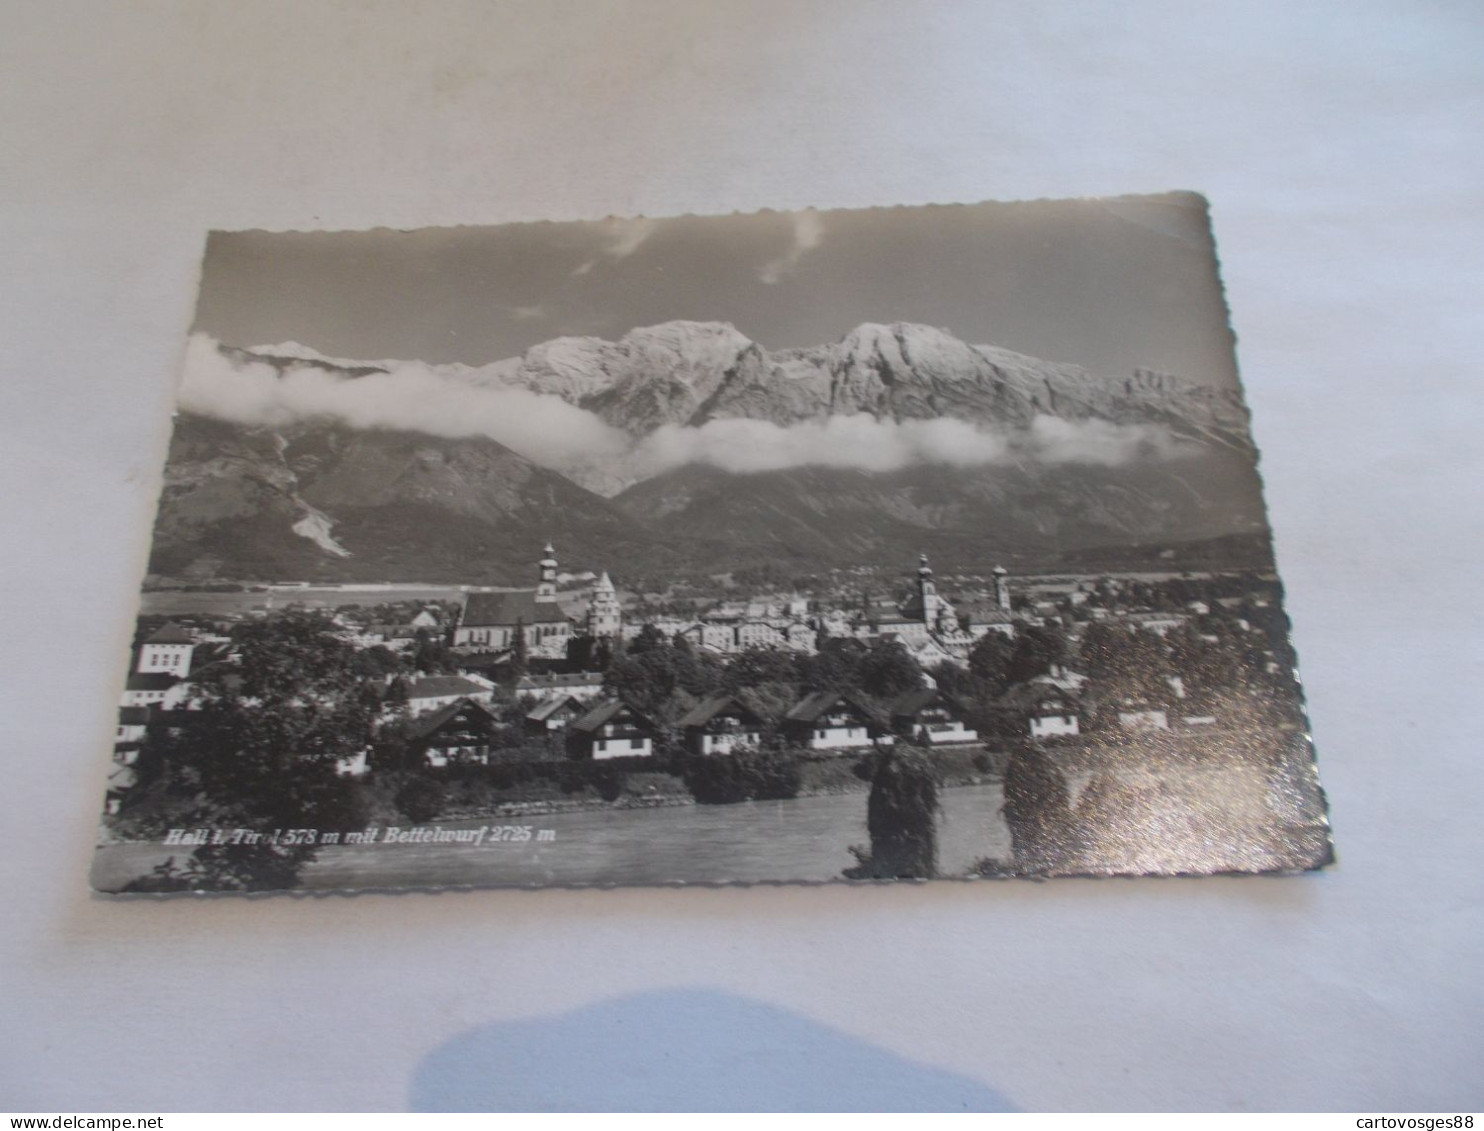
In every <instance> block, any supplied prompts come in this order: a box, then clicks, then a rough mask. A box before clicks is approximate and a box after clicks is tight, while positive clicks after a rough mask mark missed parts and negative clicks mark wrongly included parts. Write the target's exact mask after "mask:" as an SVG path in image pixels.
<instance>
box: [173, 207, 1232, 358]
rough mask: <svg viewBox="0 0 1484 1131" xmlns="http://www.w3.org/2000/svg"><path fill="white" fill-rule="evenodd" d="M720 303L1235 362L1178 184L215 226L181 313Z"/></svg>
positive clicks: (811, 338)
mask: <svg viewBox="0 0 1484 1131" xmlns="http://www.w3.org/2000/svg"><path fill="white" fill-rule="evenodd" d="M674 318H688V319H695V320H698V321H722V322H730V323H732V324H733V325H735V326H736V327H737V328H738V329H739V330H741V331H742V332H743V333H745V334H747V335H748V336H749V337H751V338H752V339H754V340H755V341H757V342H759V343H761V344H762V345H764V346H765V347H767V348H769V349H777V348H781V347H786V346H813V345H819V344H822V343H824V342H829V341H834V340H836V339H838V338H839V337H840V336H842V335H843V334H845V333H846V332H847V331H849V330H850V329H851V328H853V327H854V326H856V325H859V324H860V323H862V322H895V321H906V322H925V323H928V324H929V325H933V326H941V327H943V328H945V329H948V330H950V331H951V332H952V333H954V334H955V335H957V336H958V337H960V338H962V339H964V340H965V341H969V342H974V343H991V344H995V345H1000V346H1005V347H1007V348H1009V349H1014V350H1019V351H1021V352H1023V353H1028V354H1032V355H1034V356H1037V357H1042V358H1046V359H1048V360H1052V361H1069V362H1077V363H1080V364H1083V365H1086V366H1087V367H1088V368H1090V369H1092V370H1094V371H1096V372H1099V373H1102V374H1105V375H1107V376H1121V375H1123V374H1126V373H1128V372H1130V371H1132V370H1133V369H1135V368H1139V367H1144V368H1152V369H1159V370H1163V371H1166V372H1171V373H1177V374H1180V375H1182V376H1184V377H1187V378H1190V379H1191V380H1195V381H1201V382H1206V383H1211V384H1218V385H1233V384H1235V382H1236V372H1235V364H1234V361H1233V352H1232V339H1231V335H1230V333H1229V331H1228V329H1227V320H1226V310H1225V306H1224V303H1223V300H1222V295H1221V287H1220V282H1219V280H1218V278H1217V274H1216V264H1215V255H1214V253H1213V249H1212V245H1211V239H1210V235H1209V225H1208V222H1207V216H1206V210H1205V206H1204V204H1203V203H1202V202H1201V201H1200V199H1199V198H1197V197H1194V196H1185V195H1179V196H1163V197H1125V198H1119V199H1116V200H1114V199H1110V200H1102V201H1094V200H1088V201H1056V202H1035V203H1022V204H976V205H960V206H931V207H923V208H910V209H909V208H903V209H860V210H850V211H833V212H820V213H813V212H806V213H792V214H790V213H779V212H762V213H755V214H752V215H733V216H712V217H697V216H682V217H675V218H671V219H664V220H604V221H593V222H564V223H535V224H510V225H504V226H501V227H484V228H433V229H425V230H422V231H414V232H392V231H386V230H382V231H373V232H333V233H320V232H312V233H302V232H291V233H275V232H231V233H223V232H216V233H213V234H212V235H211V237H210V238H209V240H208V243H207V250H206V257H205V262H204V265H203V271H202V283H201V296H200V303H199V307H198V309H197V316H196V325H195V329H197V330H201V331H204V332H206V333H209V334H211V335H214V336H215V337H217V338H219V339H220V340H221V341H223V342H225V343H227V344H229V345H239V346H244V347H247V346H255V345H267V344H277V343H281V342H286V341H295V342H299V343H300V344H302V345H307V346H311V347H313V348H314V349H317V350H319V351H321V352H322V353H325V354H328V355H330V356H332V357H346V358H357V359H368V360H369V359H380V358H404V359H417V360H420V361H428V362H444V361H463V362H467V363H470V364H481V363H484V362H489V361H495V360H498V359H500V358H504V357H510V356H513V355H516V354H519V353H522V352H524V351H525V350H526V349H527V348H528V347H530V346H532V345H534V344H536V343H538V342H542V341H545V340H547V339H549V338H554V337H559V336H561V335H564V334H592V335H596V336H598V337H604V338H618V337H621V336H622V335H623V334H624V333H625V332H626V331H628V330H629V329H631V328H633V327H635V326H647V325H652V324H654V323H657V322H664V321H668V320H670V319H674Z"/></svg>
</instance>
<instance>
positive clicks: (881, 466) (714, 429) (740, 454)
mask: <svg viewBox="0 0 1484 1131" xmlns="http://www.w3.org/2000/svg"><path fill="white" fill-rule="evenodd" d="M1174 450H1175V446H1174V442H1173V440H1172V439H1171V437H1170V436H1169V433H1168V432H1167V431H1165V430H1164V429H1161V428H1156V427H1153V426H1149V425H1122V424H1111V423H1109V422H1107V421H1102V420H1092V421H1080V422H1074V421H1067V420H1061V419H1059V418H1056V417H1049V416H1043V417H1037V418H1036V420H1035V421H1034V422H1033V424H1032V426H1031V427H1030V429H1028V430H1026V431H1016V432H1002V431H992V430H990V429H986V428H981V427H978V426H977V425H974V424H971V423H969V422H968V421H965V420H951V419H940V420H903V421H895V420H878V419H876V418H875V417H873V416H867V415H865V414H857V415H852V416H830V417H826V418H825V419H824V420H806V421H802V422H800V423H798V424H791V425H789V426H788V427H782V426H780V425H777V424H772V423H770V422H768V421H765V420H740V419H738V420H712V421H708V422H707V423H705V424H703V425H701V426H700V427H699V428H688V427H681V426H679V425H674V424H667V425H665V426H663V427H662V428H660V429H658V430H657V431H655V432H653V433H651V434H650V435H649V436H648V437H646V438H645V440H644V441H643V442H642V443H641V444H640V446H639V448H638V450H637V451H636V452H635V455H634V459H633V462H634V465H635V470H636V471H637V473H638V474H639V475H640V477H647V476H648V475H652V474H655V473H657V472H659V471H664V470H668V469H670V468H674V467H680V466H683V465H685V464H688V463H699V464H706V465H709V466H712V467H718V468H721V469H722V470H723V471H732V472H758V471H780V470H783V469H785V468H790V467H804V466H815V467H844V468H858V469H860V470H862V471H899V470H901V469H902V468H904V467H912V466H915V465H918V464H943V465H947V466H951V467H979V466H983V465H985V464H996V463H1010V462H1015V461H1019V460H1036V461H1040V462H1045V463H1084V464H1098V465H1103V466H1112V465H1115V464H1121V463H1127V462H1129V461H1130V460H1133V459H1136V458H1141V457H1154V458H1165V457H1168V456H1169V455H1172V454H1174Z"/></svg>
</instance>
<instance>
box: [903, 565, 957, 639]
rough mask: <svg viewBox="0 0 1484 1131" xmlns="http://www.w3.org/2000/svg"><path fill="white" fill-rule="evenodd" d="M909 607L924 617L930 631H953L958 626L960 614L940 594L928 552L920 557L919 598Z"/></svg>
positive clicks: (923, 620)
mask: <svg viewBox="0 0 1484 1131" xmlns="http://www.w3.org/2000/svg"><path fill="white" fill-rule="evenodd" d="M909 608H911V610H912V613H913V614H914V615H916V616H920V617H921V618H922V622H923V623H924V624H925V625H927V629H928V631H929V632H951V631H954V630H956V629H957V628H958V616H957V614H956V613H955V612H954V609H953V606H952V605H950V604H949V603H948V602H947V601H945V600H944V599H943V598H942V597H940V596H939V595H938V586H937V583H936V582H935V581H934V580H933V567H932V566H930V565H929V564H928V558H927V555H926V554H923V555H922V557H921V558H920V559H918V566H917V600H916V601H913V602H911V603H910V604H909Z"/></svg>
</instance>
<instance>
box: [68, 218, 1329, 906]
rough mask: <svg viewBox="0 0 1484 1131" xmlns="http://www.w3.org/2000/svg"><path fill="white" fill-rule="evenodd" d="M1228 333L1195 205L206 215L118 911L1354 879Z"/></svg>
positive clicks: (120, 836)
mask: <svg viewBox="0 0 1484 1131" xmlns="http://www.w3.org/2000/svg"><path fill="white" fill-rule="evenodd" d="M1233 343H1234V338H1233V334H1232V330H1231V328H1230V327H1229V323H1228V316H1227V310H1226V305H1225V302H1224V299H1223V293H1222V287H1221V282H1220V278H1219V273H1218V267H1217V257H1216V250H1215V247H1214V244H1213V241H1212V237H1211V227H1210V222H1209V217H1208V208H1207V204H1206V202H1205V200H1204V199H1203V198H1201V197H1200V196H1198V195H1195V194H1186V193H1171V194H1166V195H1158V196H1129V197H1117V198H1107V199H1086V200H1068V201H1039V202H1027V203H1003V204H1001V203H984V204H972V205H934V206H920V207H910V208H907V207H904V208H874V209H859V210H835V211H813V210H804V211H797V212H760V213H755V214H733V215H728V216H710V217H703V216H678V217H673V218H667V219H608V220H603V221H583V222H560V223H523V224H508V225H503V226H496V227H467V228H434V229H424V230H414V231H393V230H376V231H359V232H355V231H352V232H269V231H240V232H213V233H211V234H210V236H209V237H208V238H207V241H206V246H205V254H204V260H203V264H202V274H201V283H200V293H199V301H198V305H197V310H196V316H195V321H194V325H193V328H192V330H191V332H190V335H189V339H188V341H187V342H186V344H185V347H184V353H183V363H182V369H181V377H180V382H179V392H178V400H177V412H176V415H175V418H174V427H173V435H172V438H171V440H170V446H169V454H168V459H167V462H166V466H165V472H164V480H163V483H164V487H163V493H162V494H161V497H160V501H159V509H158V514H157V517H156V521H155V525H154V531H153V541H152V547H151V550H150V554H149V561H148V567H147V574H146V577H145V581H144V585H143V591H142V593H141V596H140V606H139V616H138V621H137V627H136V631H135V636H134V641H133V646H132V649H131V652H130V654H129V656H128V674H127V682H126V684H125V685H124V690H123V693H122V697H121V698H120V700H119V703H118V725H117V730H116V733H115V736H114V739H115V741H114V747H113V763H112V765H113V768H112V772H111V775H110V777H109V780H108V783H107V793H106V799H105V803H104V812H103V817H102V823H101V827H100V834H99V843H98V848H97V851H96V854H95V857H94V863H93V870H92V881H93V886H94V887H95V888H96V889H97V890H99V891H103V892H114V893H168V892H187V891H276V890H289V889H302V890H321V891H335V890H342V891H345V890H362V889H369V890H376V889H382V890H384V889H400V888H437V887H467V886H476V887H477V886H523V887H524V886H549V885H561V886H569V885H634V884H637V885H656V884H737V883H749V884H750V883H767V882H779V883H788V882H826V881H849V880H856V881H881V880H928V879H937V878H941V879H972V878H984V879H989V878H1013V877H1034V878H1044V877H1054V876H1069V875H1081V876H1111V875H1126V876H1143V875H1178V874H1185V875H1189V874H1196V875H1204V874H1213V873H1263V872H1301V871H1306V870H1311V869H1315V868H1320V867H1323V866H1324V865H1325V864H1327V863H1329V862H1330V860H1331V856H1332V850H1331V844H1330V837H1329V828H1328V822H1327V817H1326V806H1325V800H1324V796H1323V794H1322V792H1321V789H1320V786H1319V780H1318V775H1317V772H1316V769H1315V762H1314V756H1313V749H1312V745H1311V740H1310V736H1309V728H1308V724H1307V722H1306V718H1305V714H1304V705H1303V698H1302V694H1301V690H1300V683H1299V678H1298V670H1297V659H1296V657H1295V653H1294V649H1293V647H1292V645H1291V643H1290V640H1289V623H1288V619H1287V616H1286V614H1285V612H1284V604H1283V588H1282V584H1281V582H1280V579H1279V576H1278V573H1277V567H1276V565H1275V558H1274V551H1273V546H1272V542H1271V538H1270V530H1269V527H1268V522H1267V518H1266V512H1265V509H1264V503H1263V497H1262V489H1261V483H1260V480H1259V476H1258V454H1257V450H1256V448H1255V446H1254V443H1253V440H1252V436H1251V432H1250V430H1249V421H1248V413H1247V410H1246V407H1245V404H1244V401H1243V396H1242V390H1241V387H1240V383H1239V380H1238V375H1237V368H1236V357H1235V352H1234V345H1233ZM121 662H122V658H121Z"/></svg>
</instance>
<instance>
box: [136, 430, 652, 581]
mask: <svg viewBox="0 0 1484 1131" xmlns="http://www.w3.org/2000/svg"><path fill="white" fill-rule="evenodd" d="M306 520H314V521H306ZM296 526H297V527H300V529H298V530H296V529H295V528H296ZM631 526H632V523H631V522H629V521H628V520H626V519H625V518H624V516H623V515H622V514H621V513H620V512H619V511H618V510H617V509H616V508H615V507H614V506H613V505H612V504H611V503H609V502H608V501H607V500H605V499H602V498H600V497H598V496H596V495H593V494H592V493H591V492H588V491H585V490H583V489H582V488H581V487H578V486H577V485H576V484H574V483H571V482H569V481H568V480H566V479H564V478H563V477H562V476H560V475H557V474H556V473H555V472H552V471H548V470H546V469H544V468H540V467H537V466H535V465H534V464H532V463H530V462H529V461H528V460H525V459H522V458H521V457H520V456H518V455H516V454H515V453H513V452H511V451H509V450H508V449H506V448H504V447H502V446H501V445H499V444H496V443H495V442H494V441H492V440H487V439H483V438H473V439H461V440H445V439H439V438H435V437H429V436H423V435H419V434H415V433H405V432H381V431H368V432H356V431H352V430H350V429H346V428H341V427H337V426H332V425H326V424H323V423H307V424H299V425H295V426H292V427H288V428H283V429H278V430H274V429H268V428H258V427H244V426H241V425H234V424H228V423H225V422H222V421H214V420H208V419H206V418H203V417H199V416H192V415H190V414H184V413H183V414H181V415H180V416H178V417H177V418H176V423H175V433H174V436H173V438H172V441H171V449H170V456H169V459H168V462H167V465H166V476H165V489H164V491H163V492H162V495H161V499H160V508H159V513H158V517H157V520H156V525H155V542H154V548H153V551H152V555H151V560H150V570H151V572H152V573H156V574H163V575H167V576H177V577H212V576H225V577H233V578H240V579H280V578H295V579H311V580H362V581H374V580H390V579H393V578H396V579H401V580H412V579H416V580H428V581H461V582H468V583H473V584H478V583H488V584H512V583H519V582H521V581H524V580H526V578H527V575H528V574H529V573H530V562H531V560H532V556H533V549H532V548H533V546H534V547H539V545H540V543H541V542H543V541H544V540H546V539H548V538H555V539H558V540H559V541H561V542H563V543H564V545H566V546H567V547H569V548H570V550H571V551H572V552H574V553H577V554H581V555H592V556H595V557H596V556H598V555H599V554H600V553H601V552H602V551H603V550H604V549H605V548H606V547H609V546H620V547H621V546H624V545H626V544H627V542H628V541H629V540H630V538H631V534H630V528H631ZM326 540H328V541H329V542H330V544H331V545H333V546H336V547H338V548H339V550H338V552H337V551H336V550H332V549H327V548H326V545H325V541H326Z"/></svg>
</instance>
